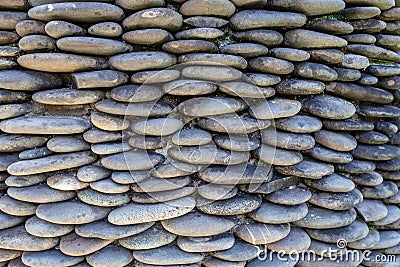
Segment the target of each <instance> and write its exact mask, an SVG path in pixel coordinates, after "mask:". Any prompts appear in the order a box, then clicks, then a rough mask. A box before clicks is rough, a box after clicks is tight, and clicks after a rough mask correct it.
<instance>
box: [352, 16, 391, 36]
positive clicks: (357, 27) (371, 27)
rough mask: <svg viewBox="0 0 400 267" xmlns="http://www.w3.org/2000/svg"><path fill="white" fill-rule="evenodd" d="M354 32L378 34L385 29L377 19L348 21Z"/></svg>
mask: <svg viewBox="0 0 400 267" xmlns="http://www.w3.org/2000/svg"><path fill="white" fill-rule="evenodd" d="M350 23H351V25H352V26H353V28H354V31H355V32H366V33H379V32H380V31H382V30H384V29H385V28H386V23H385V22H384V21H382V20H378V19H365V20H353V21H350Z"/></svg>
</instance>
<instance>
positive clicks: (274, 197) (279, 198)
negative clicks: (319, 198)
mask: <svg viewBox="0 0 400 267" xmlns="http://www.w3.org/2000/svg"><path fill="white" fill-rule="evenodd" d="M310 197H311V192H310V190H308V188H307V187H304V186H289V187H287V188H282V189H279V190H276V191H275V192H272V193H270V194H267V195H264V198H265V199H267V200H268V201H270V202H272V203H275V204H282V205H299V204H302V203H305V202H307V201H308V200H309V199H310Z"/></svg>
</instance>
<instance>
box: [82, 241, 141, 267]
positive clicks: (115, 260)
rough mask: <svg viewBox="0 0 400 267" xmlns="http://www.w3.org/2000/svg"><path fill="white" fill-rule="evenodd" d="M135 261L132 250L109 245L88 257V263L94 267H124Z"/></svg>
mask: <svg viewBox="0 0 400 267" xmlns="http://www.w3.org/2000/svg"><path fill="white" fill-rule="evenodd" d="M132 260H133V257H132V253H131V251H130V250H128V249H125V248H122V247H119V246H116V245H109V246H107V247H105V248H102V249H100V250H99V251H96V252H95V253H93V254H91V255H89V256H87V257H86V261H87V262H88V263H89V264H90V265H91V266H94V267H106V266H110V265H112V266H115V267H123V266H126V265H127V264H129V263H130V262H131V261H132Z"/></svg>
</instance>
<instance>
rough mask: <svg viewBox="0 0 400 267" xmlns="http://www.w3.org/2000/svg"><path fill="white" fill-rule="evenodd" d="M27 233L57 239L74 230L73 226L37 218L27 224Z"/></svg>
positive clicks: (30, 219) (31, 219)
mask: <svg viewBox="0 0 400 267" xmlns="http://www.w3.org/2000/svg"><path fill="white" fill-rule="evenodd" d="M25 229H26V231H27V232H28V233H29V234H31V235H34V236H38V237H57V236H63V235H66V234H68V233H70V232H72V231H73V230H74V227H73V226H72V225H60V224H55V223H51V222H48V221H45V220H42V219H40V218H38V217H36V216H34V217H31V218H29V219H28V220H27V221H26V222H25Z"/></svg>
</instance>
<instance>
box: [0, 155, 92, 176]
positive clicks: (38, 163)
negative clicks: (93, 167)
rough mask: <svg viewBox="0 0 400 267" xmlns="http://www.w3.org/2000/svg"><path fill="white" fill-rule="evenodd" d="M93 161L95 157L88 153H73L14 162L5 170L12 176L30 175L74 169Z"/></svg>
mask: <svg viewBox="0 0 400 267" xmlns="http://www.w3.org/2000/svg"><path fill="white" fill-rule="evenodd" d="M95 160H96V155H94V154H93V153H91V152H89V151H83V152H74V153H66V154H59V155H51V156H47V157H44V158H38V159H30V160H23V161H19V162H15V163H13V164H11V165H10V166H8V169H7V170H8V172H9V173H10V174H12V175H30V174H37V173H44V172H51V171H59V170H65V169H70V168H75V167H79V166H82V165H86V164H89V163H92V162H93V161H95Z"/></svg>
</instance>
